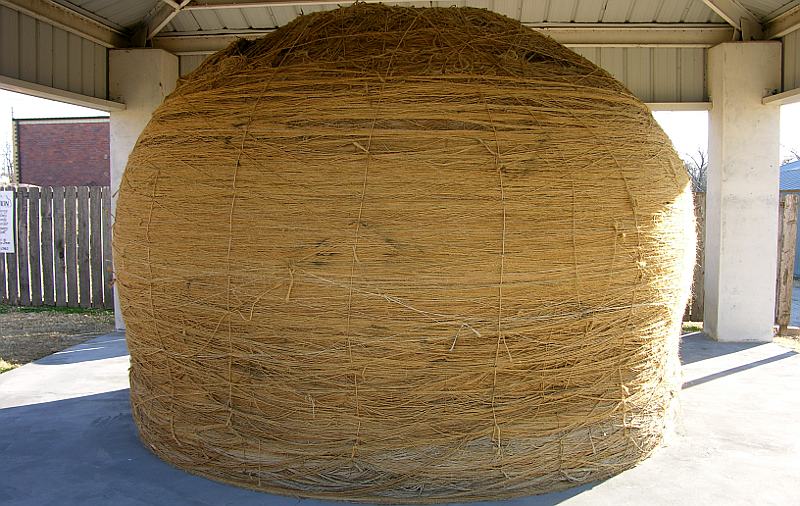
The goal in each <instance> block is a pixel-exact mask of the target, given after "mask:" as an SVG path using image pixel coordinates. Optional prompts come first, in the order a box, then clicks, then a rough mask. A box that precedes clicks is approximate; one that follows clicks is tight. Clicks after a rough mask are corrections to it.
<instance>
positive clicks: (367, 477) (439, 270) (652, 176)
mask: <svg viewBox="0 0 800 506" xmlns="http://www.w3.org/2000/svg"><path fill="white" fill-rule="evenodd" d="M690 191H691V190H690V186H689V181H688V178H687V176H686V174H685V172H684V169H683V164H682V162H681V160H680V159H679V158H678V156H677V155H676V154H675V152H674V150H673V148H672V146H671V144H670V142H669V140H668V139H667V137H666V136H665V135H664V133H663V132H662V130H661V129H660V128H659V127H658V126H657V124H656V123H655V121H654V120H653V117H652V115H651V114H650V112H649V111H648V109H647V107H646V106H645V105H644V104H642V103H641V102H640V101H639V100H637V99H636V98H635V97H634V96H633V95H632V94H631V93H630V92H629V91H627V90H626V89H625V88H624V87H623V86H622V85H621V84H620V83H619V82H617V81H616V80H614V79H613V78H612V77H611V76H610V75H609V74H608V73H607V72H605V71H604V70H602V69H600V68H599V67H597V66H595V65H593V64H592V63H590V62H589V61H587V60H585V59H584V58H582V57H580V56H578V55H576V54H575V53H573V52H572V51H570V50H568V49H566V48H564V47H563V46H561V45H559V44H557V43H556V42H554V41H553V40H551V39H549V38H547V37H545V36H543V35H540V34H538V33H537V32H535V31H533V30H531V29H529V28H526V27H524V26H523V25H521V24H520V23H518V22H517V21H512V20H510V19H508V18H505V17H503V16H500V15H497V14H493V13H491V12H487V11H483V10H477V9H471V8H449V9H436V8H428V9H414V8H401V7H387V6H383V5H365V4H356V5H354V6H352V7H349V8H343V9H338V10H334V11H330V12H322V13H315V14H311V15H307V16H301V17H300V18H298V19H297V20H295V21H293V22H292V23H290V24H289V25H287V26H285V27H283V28H280V29H279V30H277V31H275V32H273V33H271V34H269V35H267V36H265V37H263V38H261V39H258V40H254V41H240V42H237V43H235V44H233V45H231V46H230V47H228V48H227V49H225V50H224V51H221V52H219V53H217V54H215V55H214V56H212V57H210V58H209V59H208V60H207V61H206V62H205V63H204V64H203V65H202V66H201V67H200V68H198V69H197V70H196V71H195V72H193V73H192V74H191V75H189V76H187V77H186V78H185V79H183V80H181V81H180V82H179V85H178V87H177V89H176V90H175V92H174V93H172V94H171V95H170V96H169V97H168V98H167V99H166V100H165V102H164V103H163V105H162V106H161V107H160V108H159V109H158V110H157V111H156V112H155V114H154V115H153V118H152V120H151V121H150V123H149V125H148V126H147V128H146V129H145V130H144V132H143V133H142V135H141V137H140V139H139V142H138V144H137V146H136V148H135V149H134V151H133V153H132V154H131V156H130V159H129V162H128V166H127V169H126V172H125V175H124V178H123V181H122V185H121V188H120V191H119V202H118V206H117V214H116V223H115V226H114V259H115V262H116V267H117V286H118V289H119V293H120V299H121V304H122V311H123V315H124V318H125V322H126V325H127V337H128V345H129V348H130V353H131V373H130V374H131V402H132V405H133V415H134V418H135V421H136V424H137V426H138V428H139V432H140V436H141V438H142V440H143V441H144V442H145V443H146V444H147V445H148V446H149V447H150V448H151V449H152V450H153V451H154V452H155V453H156V454H157V455H159V456H160V457H161V458H163V459H164V460H166V461H167V462H170V463H172V464H174V465H175V466H178V467H180V468H182V469H185V470H187V471H190V472H192V473H196V474H199V475H203V476H207V477H210V478H213V479H217V480H221V481H226V482H230V483H234V484H237V485H242V486H246V487H251V488H256V489H260V490H264V491H270V492H277V493H281V494H291V495H298V496H305V497H320V498H334V499H345V500H352V501H370V502H406V503H408V502H418V503H433V502H442V501H447V500H459V501H461V500H478V499H488V498H501V497H510V496H519V495H525V494H534V493H541V492H546V491H552V490H558V489H562V488H566V487H570V486H573V485H576V484H579V483H585V482H589V481H593V480H597V479H601V478H604V477H608V476H610V475H612V474H614V473H618V472H620V471H622V470H624V469H627V468H630V467H632V466H634V465H635V464H636V463H638V462H639V461H641V460H642V459H644V458H646V457H647V456H648V455H649V454H650V453H651V452H652V451H653V449H655V448H656V447H657V446H658V445H659V443H660V442H661V440H662V436H663V434H664V432H665V427H666V426H667V424H668V423H669V419H670V413H671V409H672V406H673V401H674V398H675V395H676V392H677V388H678V384H679V381H678V379H679V378H678V375H679V362H678V334H679V329H680V322H681V315H682V313H683V308H684V306H685V303H686V300H687V297H688V293H689V286H690V282H691V275H692V268H693V262H694V214H693V205H692V200H691V193H690Z"/></svg>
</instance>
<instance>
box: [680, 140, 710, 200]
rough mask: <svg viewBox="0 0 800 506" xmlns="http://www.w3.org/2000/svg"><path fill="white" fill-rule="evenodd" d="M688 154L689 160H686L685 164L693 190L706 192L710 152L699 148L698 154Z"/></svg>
mask: <svg viewBox="0 0 800 506" xmlns="http://www.w3.org/2000/svg"><path fill="white" fill-rule="evenodd" d="M688 156H689V160H684V162H683V165H684V167H686V172H687V173H688V174H689V178H690V179H691V180H692V191H694V192H704V191H706V182H707V178H708V154H707V153H706V152H705V151H703V150H702V149H700V148H698V149H697V153H696V154H694V155H688Z"/></svg>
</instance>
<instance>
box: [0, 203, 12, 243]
mask: <svg viewBox="0 0 800 506" xmlns="http://www.w3.org/2000/svg"><path fill="white" fill-rule="evenodd" d="M0 253H14V192H12V191H7V190H2V191H0Z"/></svg>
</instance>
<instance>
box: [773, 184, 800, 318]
mask: <svg viewBox="0 0 800 506" xmlns="http://www.w3.org/2000/svg"><path fill="white" fill-rule="evenodd" d="M797 200H798V195H796V194H786V195H782V196H781V204H780V225H779V235H778V273H777V274H778V275H777V286H776V296H775V323H777V324H778V332H779V333H783V332H785V331H786V327H788V326H789V323H790V321H791V316H792V286H793V284H794V254H795V247H796V241H797Z"/></svg>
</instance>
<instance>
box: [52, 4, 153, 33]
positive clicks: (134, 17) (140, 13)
mask: <svg viewBox="0 0 800 506" xmlns="http://www.w3.org/2000/svg"><path fill="white" fill-rule="evenodd" d="M58 3H60V4H62V5H65V6H67V7H71V6H74V7H77V8H78V10H81V9H82V10H84V11H88V12H90V13H92V14H94V15H95V16H97V17H100V18H102V19H104V20H107V21H109V22H110V23H109V24H110V25H111V26H114V27H124V28H130V27H132V26H134V25H136V24H138V23H140V22H141V21H142V20H143V19H144V18H145V17H147V14H148V13H149V12H151V11H152V10H153V9H154V8H156V7H157V6H158V5H159V4H160V3H161V0H136V1H116V2H113V1H109V0H59V1H58Z"/></svg>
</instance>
